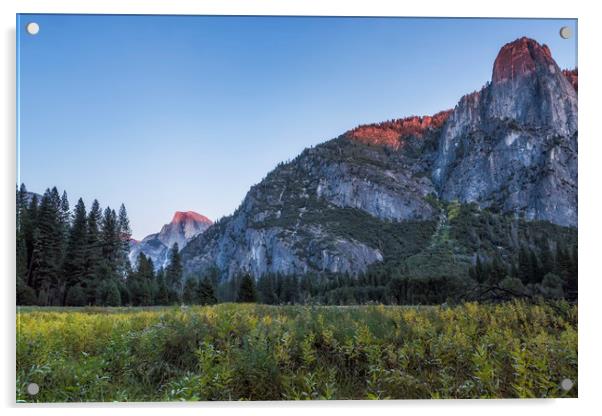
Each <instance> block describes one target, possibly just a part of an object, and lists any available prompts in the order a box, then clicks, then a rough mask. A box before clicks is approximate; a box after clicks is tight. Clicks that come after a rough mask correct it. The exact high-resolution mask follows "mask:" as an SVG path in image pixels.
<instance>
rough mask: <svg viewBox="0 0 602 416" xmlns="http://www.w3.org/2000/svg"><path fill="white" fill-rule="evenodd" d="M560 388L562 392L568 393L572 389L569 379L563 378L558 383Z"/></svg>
mask: <svg viewBox="0 0 602 416" xmlns="http://www.w3.org/2000/svg"><path fill="white" fill-rule="evenodd" d="M560 388H561V389H562V390H564V391H569V390H570V389H572V388H573V381H572V380H571V379H570V378H565V379H564V380H562V381H561V382H560Z"/></svg>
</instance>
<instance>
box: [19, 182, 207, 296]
mask: <svg viewBox="0 0 602 416" xmlns="http://www.w3.org/2000/svg"><path fill="white" fill-rule="evenodd" d="M16 202H17V206H16V213H17V215H16V220H17V223H16V248H17V304H19V305H39V306H84V305H99V306H120V305H134V306H140V305H166V304H172V303H179V302H188V303H203V302H204V303H213V302H215V296H214V294H213V283H210V284H209V282H207V281H199V280H197V279H189V280H188V281H186V283H183V280H182V272H183V269H182V264H181V260H180V255H179V250H178V246H177V245H174V247H172V248H171V251H170V262H169V264H168V266H167V267H166V268H165V269H163V268H161V269H159V270H158V271H155V267H154V265H153V262H152V260H151V259H150V258H148V257H146V256H145V255H144V254H143V253H140V255H139V256H138V259H137V261H136V264H135V265H133V267H132V265H131V264H130V261H129V251H130V240H131V234H132V232H131V228H130V222H129V218H128V215H127V210H126V208H125V206H124V205H123V204H121V206H120V207H119V209H118V210H117V211H115V210H114V209H112V208H110V207H106V208H104V209H102V208H101V206H100V203H99V202H98V200H94V201H93V202H92V205H91V207H90V209H89V210H88V209H86V206H85V204H84V201H83V200H82V199H81V198H80V199H79V200H78V201H77V203H76V204H75V207H73V209H71V207H70V205H69V199H68V197H67V193H66V192H63V193H62V194H60V193H59V191H58V190H57V188H56V187H53V188H52V189H47V190H46V191H45V192H44V194H43V195H42V196H41V197H40V196H38V195H37V194H35V193H30V192H28V191H27V188H26V186H25V185H24V184H23V185H21V186H20V188H19V189H17V195H16Z"/></svg>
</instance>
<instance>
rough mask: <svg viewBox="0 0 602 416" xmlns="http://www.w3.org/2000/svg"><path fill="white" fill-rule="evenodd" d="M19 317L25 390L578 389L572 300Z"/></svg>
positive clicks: (145, 394)
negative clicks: (569, 384) (566, 384)
mask: <svg viewBox="0 0 602 416" xmlns="http://www.w3.org/2000/svg"><path fill="white" fill-rule="evenodd" d="M17 329H18V332H17V400H19V401H40V402H62V401H67V402H73V401H171V400H300V399H301V400H303V399H406V398H407V399H410V398H412V399H414V398H425V399H427V398H501V397H565V396H568V397H575V396H576V395H577V384H576V382H577V306H571V305H568V304H565V303H558V304H555V305H546V304H527V303H524V302H520V301H514V302H510V303H505V304H497V305H483V304H476V303H468V304H464V305H461V306H454V307H384V306H358V307H306V306H265V305H254V304H243V305H240V304H220V305H216V306H210V307H190V308H184V309H180V308H148V309H138V308H134V309H128V308H96V309H52V310H46V309H41V308H27V309H22V310H20V311H19V312H18V315H17ZM565 378H569V379H571V380H572V381H573V382H574V383H575V386H574V387H573V388H572V389H571V390H570V391H568V392H565V391H563V390H562V389H561V388H560V386H559V383H560V382H561V380H563V379H565ZM31 382H35V383H37V384H38V385H39V386H40V392H39V394H37V395H36V396H30V395H28V394H27V391H26V390H27V385H28V384H29V383H31Z"/></svg>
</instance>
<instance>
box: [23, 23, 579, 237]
mask: <svg viewBox="0 0 602 416" xmlns="http://www.w3.org/2000/svg"><path fill="white" fill-rule="evenodd" d="M30 21H35V22H37V23H39V25H40V32H39V33H38V34H37V35H36V36H31V35H28V34H27V33H26V32H25V25H26V24H27V23H28V22H30ZM576 25H577V23H576V21H575V20H533V19H528V20H527V19H524V20H521V19H518V20H517V19H483V20H480V19H479V20H477V19H418V18H408V19H404V18H307V17H209V16H96V15H20V16H19V17H18V22H17V28H18V29H17V32H18V44H19V51H18V57H19V59H18V73H19V74H18V75H19V85H18V95H19V118H20V120H19V124H18V126H19V148H20V154H19V167H20V172H19V175H20V180H21V181H22V182H24V183H25V184H26V185H27V186H28V189H30V190H32V191H35V192H43V190H44V189H45V188H47V187H50V186H54V185H56V186H57V187H59V189H66V190H67V191H68V193H69V197H70V200H71V203H72V204H74V203H75V201H76V200H77V198H79V197H80V196H81V197H83V199H84V201H85V202H86V206H87V207H89V206H90V203H91V201H92V200H93V199H94V198H98V199H99V200H100V202H101V204H102V205H103V206H106V205H110V206H112V207H115V208H117V207H118V206H119V204H120V203H121V202H123V203H125V204H126V207H127V208H128V211H129V215H130V220H131V223H132V228H133V232H134V236H135V237H136V238H142V237H144V236H145V235H147V234H150V233H152V232H156V231H158V230H159V229H160V227H161V225H162V224H164V223H166V222H168V221H169V220H170V219H171V217H172V215H173V213H174V211H176V210H194V211H197V212H199V213H202V214H204V215H206V216H208V217H209V218H211V219H217V218H219V217H221V216H223V215H228V214H230V213H232V212H233V211H234V209H235V208H236V207H237V206H238V205H239V203H240V202H241V201H242V198H243V197H244V195H245V194H246V192H247V191H248V189H249V187H250V186H251V185H253V184H255V183H257V182H259V181H260V180H261V179H262V178H263V177H264V176H265V174H266V173H267V172H268V171H270V170H271V169H272V168H273V167H274V166H275V165H276V164H277V163H278V162H280V161H285V160H288V159H291V158H293V157H294V156H296V155H297V154H298V153H299V152H301V151H302V150H303V149H304V148H305V147H308V146H311V145H315V144H318V143H320V142H323V141H326V140H328V139H331V138H333V137H336V136H338V135H339V134H341V133H343V132H344V131H346V130H348V129H350V128H352V127H354V126H356V125H358V124H362V123H369V122H377V121H382V120H386V119H391V118H399V117H404V116H409V115H414V114H416V115H423V114H432V113H435V112H437V111H440V110H443V109H447V108H452V107H453V106H454V105H455V104H456V102H457V101H458V99H459V98H460V97H461V96H462V95H463V94H466V93H469V92H471V91H474V90H477V89H479V88H480V87H481V86H482V85H483V84H484V83H485V82H487V81H488V80H489V79H490V77H491V70H492V66H493V60H494V59H495V57H496V55H497V52H498V50H499V48H500V47H501V46H502V45H503V44H505V43H507V42H510V41H512V40H514V39H516V38H518V37H521V36H529V37H532V38H534V39H535V40H537V41H539V42H540V43H546V44H548V46H549V47H550V49H551V51H552V54H553V56H554V58H555V59H556V61H557V62H558V64H559V66H560V67H561V68H572V67H575V66H576V63H577V56H576V52H577V51H576V36H574V37H573V38H571V39H570V40H563V39H562V38H560V36H559V35H558V31H559V28H560V27H561V26H570V27H571V28H572V29H573V34H576V33H577V27H576Z"/></svg>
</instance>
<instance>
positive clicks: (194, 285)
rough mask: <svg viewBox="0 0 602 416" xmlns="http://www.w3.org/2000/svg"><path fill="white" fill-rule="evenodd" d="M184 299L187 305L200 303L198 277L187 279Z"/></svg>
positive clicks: (183, 294)
mask: <svg viewBox="0 0 602 416" xmlns="http://www.w3.org/2000/svg"><path fill="white" fill-rule="evenodd" d="M182 300H183V301H184V303H186V304H187V305H196V304H198V303H199V281H198V279H197V278H196V277H190V278H189V279H186V282H185V283H184V291H183V293H182Z"/></svg>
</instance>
